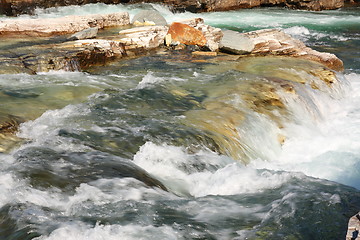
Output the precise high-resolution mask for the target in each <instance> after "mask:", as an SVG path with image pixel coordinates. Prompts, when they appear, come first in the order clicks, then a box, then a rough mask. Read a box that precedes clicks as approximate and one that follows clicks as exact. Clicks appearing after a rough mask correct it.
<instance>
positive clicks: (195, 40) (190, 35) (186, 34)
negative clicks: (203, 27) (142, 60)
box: [167, 22, 206, 47]
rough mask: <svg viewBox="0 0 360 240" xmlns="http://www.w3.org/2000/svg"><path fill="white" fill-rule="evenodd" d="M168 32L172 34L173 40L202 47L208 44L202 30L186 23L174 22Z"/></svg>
mask: <svg viewBox="0 0 360 240" xmlns="http://www.w3.org/2000/svg"><path fill="white" fill-rule="evenodd" d="M167 34H171V38H172V41H174V42H179V43H183V44H186V45H198V46H201V47H203V46H205V45H206V38H205V36H204V34H203V33H202V32H201V31H200V30H198V29H195V28H193V27H191V26H189V25H187V24H184V23H179V22H174V23H172V24H171V25H170V28H169V31H168V33H167Z"/></svg>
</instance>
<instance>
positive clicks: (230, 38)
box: [220, 30, 255, 54]
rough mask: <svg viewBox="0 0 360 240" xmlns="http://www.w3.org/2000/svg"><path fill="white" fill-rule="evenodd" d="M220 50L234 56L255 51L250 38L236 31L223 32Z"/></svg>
mask: <svg viewBox="0 0 360 240" xmlns="http://www.w3.org/2000/svg"><path fill="white" fill-rule="evenodd" d="M223 34H224V36H223V38H222V39H221V42H220V50H222V51H224V52H228V53H233V54H246V53H250V52H251V51H252V50H254V47H255V45H254V43H253V41H252V40H250V38H249V37H247V36H245V35H244V34H241V33H239V32H236V31H231V30H223Z"/></svg>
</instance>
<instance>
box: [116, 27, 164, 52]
mask: <svg viewBox="0 0 360 240" xmlns="http://www.w3.org/2000/svg"><path fill="white" fill-rule="evenodd" d="M168 29H169V28H168V27H167V26H145V27H136V28H131V29H126V30H123V31H120V32H119V34H120V35H121V39H119V42H121V43H123V44H124V45H125V46H126V47H125V48H126V49H127V50H130V49H136V48H145V49H153V48H157V47H159V46H160V45H163V44H164V39H165V36H166V33H167V31H168Z"/></svg>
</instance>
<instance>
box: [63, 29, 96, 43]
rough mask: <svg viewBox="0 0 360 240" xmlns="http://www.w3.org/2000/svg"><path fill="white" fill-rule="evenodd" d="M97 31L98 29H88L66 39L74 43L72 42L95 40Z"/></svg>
mask: <svg viewBox="0 0 360 240" xmlns="http://www.w3.org/2000/svg"><path fill="white" fill-rule="evenodd" d="M98 31H99V28H98V27H94V28H88V29H85V30H82V31H80V32H77V33H75V34H73V35H71V36H70V37H69V38H68V40H70V41H74V40H83V39H91V38H96V36H97V34H98Z"/></svg>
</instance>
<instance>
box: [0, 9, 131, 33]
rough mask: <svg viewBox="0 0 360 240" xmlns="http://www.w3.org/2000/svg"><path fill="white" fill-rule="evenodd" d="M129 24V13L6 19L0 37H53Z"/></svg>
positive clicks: (0, 26)
mask: <svg viewBox="0 0 360 240" xmlns="http://www.w3.org/2000/svg"><path fill="white" fill-rule="evenodd" d="M129 24H130V18H129V13H127V12H119V13H111V14H104V15H101V14H95V15H86V16H66V17H61V18H49V19H45V20H44V19H6V20H3V21H0V36H1V35H11V36H16V37H21V36H53V35H59V34H69V33H75V32H79V31H82V30H84V29H88V28H93V27H97V28H99V29H102V28H105V27H114V26H124V25H129Z"/></svg>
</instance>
